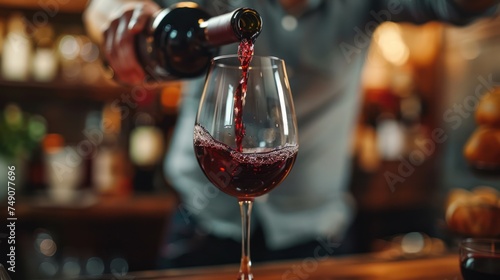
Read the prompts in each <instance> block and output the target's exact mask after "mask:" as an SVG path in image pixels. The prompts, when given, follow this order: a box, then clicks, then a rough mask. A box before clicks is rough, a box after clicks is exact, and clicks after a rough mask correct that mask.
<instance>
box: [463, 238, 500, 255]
mask: <svg viewBox="0 0 500 280" xmlns="http://www.w3.org/2000/svg"><path fill="white" fill-rule="evenodd" d="M493 243H495V244H500V239H498V238H467V239H465V240H462V241H461V242H460V247H461V248H463V249H464V250H467V251H469V252H476V253H489V254H494V255H499V254H500V251H499V252H497V251H495V252H492V251H490V250H485V249H483V248H482V247H477V246H475V245H483V246H484V245H487V244H493Z"/></svg>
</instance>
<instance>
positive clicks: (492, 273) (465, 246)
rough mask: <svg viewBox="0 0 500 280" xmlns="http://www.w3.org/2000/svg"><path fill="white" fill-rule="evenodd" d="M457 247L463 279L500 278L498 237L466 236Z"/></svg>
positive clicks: (482, 279)
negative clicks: (458, 248)
mask: <svg viewBox="0 0 500 280" xmlns="http://www.w3.org/2000/svg"><path fill="white" fill-rule="evenodd" d="M459 247H460V270H461V272H462V276H463V278H464V280H494V279H497V280H498V279H500V239H488V238H468V239H465V240H463V241H462V242H460V246H459Z"/></svg>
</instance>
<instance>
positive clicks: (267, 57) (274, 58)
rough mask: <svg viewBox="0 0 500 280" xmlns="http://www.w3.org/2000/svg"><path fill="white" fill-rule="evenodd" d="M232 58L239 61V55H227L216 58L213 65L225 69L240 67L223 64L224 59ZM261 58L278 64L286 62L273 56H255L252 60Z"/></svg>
mask: <svg viewBox="0 0 500 280" xmlns="http://www.w3.org/2000/svg"><path fill="white" fill-rule="evenodd" d="M230 58H236V59H238V55H237V54H227V55H219V56H216V57H214V58H213V59H212V63H215V64H217V65H222V66H224V67H240V65H229V64H227V63H222V62H221V60H223V59H230ZM259 58H266V59H269V60H271V61H276V62H277V63H283V62H284V60H283V59H282V58H279V57H277V56H272V55H254V56H253V58H252V60H253V59H259Z"/></svg>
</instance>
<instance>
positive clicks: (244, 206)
mask: <svg viewBox="0 0 500 280" xmlns="http://www.w3.org/2000/svg"><path fill="white" fill-rule="evenodd" d="M239 204H240V212H241V226H242V235H241V264H240V275H239V278H238V279H239V280H252V279H253V275H252V273H251V272H250V267H251V266H252V262H251V261H250V217H251V214H252V205H253V201H252V200H240V201H239Z"/></svg>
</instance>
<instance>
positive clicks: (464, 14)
mask: <svg viewBox="0 0 500 280" xmlns="http://www.w3.org/2000/svg"><path fill="white" fill-rule="evenodd" d="M497 9H498V7H496V6H495V7H493V8H491V9H488V10H486V11H485V12H483V13H480V14H477V13H471V12H468V11H465V10H463V9H461V8H460V7H459V6H458V5H457V4H456V2H455V1H454V0H378V1H377V5H376V7H375V10H374V11H372V12H374V13H375V14H378V15H379V17H380V19H383V20H389V21H394V22H411V23H416V24H421V23H426V22H429V21H442V22H446V23H450V24H454V25H466V24H468V23H471V22H472V21H474V20H476V19H478V18H480V17H485V16H492V15H494V14H495V12H496V10H497Z"/></svg>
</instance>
